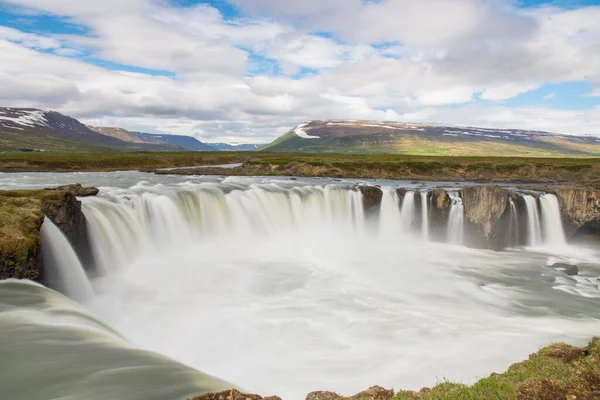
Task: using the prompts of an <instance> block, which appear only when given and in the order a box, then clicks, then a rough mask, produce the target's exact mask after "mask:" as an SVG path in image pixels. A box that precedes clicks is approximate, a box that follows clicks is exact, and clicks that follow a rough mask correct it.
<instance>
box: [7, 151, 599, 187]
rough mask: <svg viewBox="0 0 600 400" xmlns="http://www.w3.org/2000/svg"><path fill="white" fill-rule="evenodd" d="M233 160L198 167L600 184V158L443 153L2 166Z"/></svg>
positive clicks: (17, 161)
mask: <svg viewBox="0 0 600 400" xmlns="http://www.w3.org/2000/svg"><path fill="white" fill-rule="evenodd" d="M230 163H244V165H243V167H241V168H239V169H231V170H229V171H227V170H222V171H209V170H204V171H198V173H202V172H214V173H218V174H224V175H226V174H232V175H298V176H331V177H348V178H385V179H415V180H417V179H418V180H460V181H464V180H473V181H524V182H527V181H533V182H549V183H552V182H566V183H569V184H586V185H594V186H597V185H600V158H548V157H546V158H537V157H523V158H519V157H442V156H411V155H397V154H396V155H394V154H375V155H373V154H371V155H349V154H293V153H264V152H239V153H237V152H235V153H228V152H218V153H204V152H190V153H88V154H65V153H4V154H0V172H30V171H56V172H68V171H122V170H148V171H153V170H155V169H159V168H170V167H193V166H200V165H216V164H230ZM170 173H177V172H170ZM183 173H185V171H184V172H183Z"/></svg>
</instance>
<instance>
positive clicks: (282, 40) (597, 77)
mask: <svg viewBox="0 0 600 400" xmlns="http://www.w3.org/2000/svg"><path fill="white" fill-rule="evenodd" d="M5 2H6V0H5ZM8 2H9V3H11V4H14V5H16V6H19V7H28V8H29V9H30V10H34V11H36V12H42V13H50V14H53V15H56V16H60V17H63V18H67V20H68V21H69V22H71V23H75V24H79V25H82V26H84V27H86V28H87V30H88V32H87V33H86V34H81V35H40V34H31V33H25V32H21V31H19V30H16V29H12V28H6V27H0V101H2V104H5V105H12V106H19V105H27V106H38V107H43V108H46V107H48V108H56V109H58V110H59V111H62V112H64V113H67V114H71V115H73V116H75V117H80V118H84V119H85V120H86V121H96V122H100V123H103V122H106V123H107V124H110V125H119V124H122V125H123V126H124V127H125V128H135V129H138V130H147V131H152V132H173V133H185V134H194V133H199V134H201V135H203V137H206V138H209V139H211V140H212V139H216V138H218V137H219V136H220V137H222V138H223V139H225V138H227V139H229V140H234V141H248V140H249V138H251V140H254V139H256V140H260V141H266V140H268V139H269V138H273V137H275V136H277V135H279V134H281V133H283V132H285V131H287V130H288V129H289V128H290V127H293V126H296V125H297V124H298V123H300V122H302V121H303V120H306V119H313V118H349V119H359V118H366V119H386V120H403V119H410V120H424V121H432V122H433V121H435V122H450V123H458V124H460V123H463V124H471V125H484V126H494V125H495V124H496V125H498V126H510V127H522V128H533V129H547V130H560V131H565V132H589V133H596V134H600V127H599V123H598V121H599V120H600V115H599V113H598V110H597V109H593V110H587V111H585V110H582V111H568V110H551V109H545V108H527V107H525V108H509V107H500V106H498V107H493V108H488V107H483V106H481V105H478V104H477V103H478V101H479V99H483V100H490V101H504V100H507V99H510V98H514V97H515V96H517V95H519V94H521V93H525V92H528V91H531V90H534V89H537V88H539V87H542V86H544V85H545V84H547V83H561V82H573V81H586V82H588V83H589V84H590V85H591V86H592V87H600V25H599V24H598V23H597V21H599V20H600V7H595V8H594V7H588V8H585V9H576V10H569V11H564V10H561V9H558V8H538V9H529V10H526V11H524V10H521V9H517V8H515V7H514V5H513V2H511V1H508V0H455V1H447V0H419V1H416V0H381V1H378V2H363V1H362V0H305V1H302V2H300V1H279V0H235V3H236V4H237V5H238V6H239V7H240V8H241V9H242V10H243V11H244V12H245V13H246V14H245V17H243V18H235V19H225V18H224V17H223V16H222V15H221V13H220V12H219V11H218V10H217V9H215V8H213V7H211V6H208V5H199V6H195V7H188V8H178V7H175V6H173V5H172V4H171V3H169V2H167V1H166V0H165V1H163V0H156V1H154V0H119V1H117V0H104V1H102V2H95V1H80V0H61V1H47V0H9V1H8ZM315 31H319V32H328V33H329V35H327V36H324V35H316V34H314V32H315ZM82 54H90V58H95V59H101V60H103V61H108V62H112V63H117V64H123V65H125V66H128V68H125V69H131V67H139V68H144V69H151V70H166V71H170V72H172V73H173V75H174V76H173V77H170V76H169V77H166V76H152V75H151V74H144V73H131V72H124V71H112V70H107V69H104V68H100V67H97V66H94V65H92V64H89V63H86V62H84V61H82V60H77V57H81V56H82ZM264 59H268V60H270V61H269V63H274V64H275V65H276V66H278V68H274V67H271V66H270V65H267V64H263V60H264ZM303 68H308V69H311V70H313V71H314V73H312V74H310V75H308V76H299V77H298V76H296V74H298V72H300V71H301V70H302V69H303ZM274 71H282V72H283V76H274V75H273V72H274ZM251 75H254V76H251ZM558 95H560V93H559V94H558ZM589 96H590V97H600V93H599V92H598V90H595V91H593V92H592V93H590V94H589ZM448 105H453V107H452V108H451V109H449V108H445V106H448ZM471 113H475V114H471Z"/></svg>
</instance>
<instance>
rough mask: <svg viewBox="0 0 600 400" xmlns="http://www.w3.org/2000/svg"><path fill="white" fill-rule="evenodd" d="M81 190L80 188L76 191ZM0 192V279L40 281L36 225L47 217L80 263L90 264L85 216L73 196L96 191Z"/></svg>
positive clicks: (38, 238)
mask: <svg viewBox="0 0 600 400" xmlns="http://www.w3.org/2000/svg"><path fill="white" fill-rule="evenodd" d="M80 189H81V191H80ZM83 189H86V188H81V186H76V185H74V186H69V187H63V188H59V190H55V189H52V190H29V191H26V190H22V191H21V190H18V191H0V279H9V278H17V279H31V280H34V281H43V279H44V277H43V262H42V255H41V253H42V252H41V246H42V243H41V239H40V228H41V226H42V224H43V222H44V218H45V217H47V218H49V219H50V220H52V222H54V224H55V225H56V226H57V227H58V228H59V229H60V230H61V231H62V232H63V233H64V235H65V236H66V237H67V239H68V240H69V242H71V244H72V245H73V248H74V250H75V252H76V253H77V255H78V256H79V257H80V259H81V260H82V261H84V265H87V266H93V257H92V252H91V247H90V240H89V237H88V230H87V225H86V220H85V216H84V215H83V211H82V209H81V202H80V201H79V200H77V195H94V194H96V193H97V189H96V190H91V191H90V190H87V189H86V190H83Z"/></svg>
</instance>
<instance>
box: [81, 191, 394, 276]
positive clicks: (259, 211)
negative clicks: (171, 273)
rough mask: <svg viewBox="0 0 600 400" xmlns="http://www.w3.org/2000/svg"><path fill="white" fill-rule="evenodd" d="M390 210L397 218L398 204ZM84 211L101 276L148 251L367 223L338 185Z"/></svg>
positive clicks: (148, 200) (356, 200) (122, 200)
mask: <svg viewBox="0 0 600 400" xmlns="http://www.w3.org/2000/svg"><path fill="white" fill-rule="evenodd" d="M392 201H393V200H392ZM394 207H395V208H396V213H399V210H398V206H397V203H395V206H394ZM394 207H391V208H394ZM83 210H84V213H85V215H86V217H87V219H88V221H89V227H90V234H91V236H92V238H93V241H92V242H93V250H94V255H95V256H96V259H97V260H98V264H99V266H100V268H101V270H104V271H111V270H115V269H120V268H122V267H123V266H125V265H128V264H129V263H130V262H131V261H132V259H134V258H135V257H137V256H138V255H139V254H142V253H144V252H145V250H144V249H148V248H156V247H158V248H160V247H169V246H172V245H183V244H186V243H189V242H193V241H197V240H215V239H217V238H221V237H226V236H227V237H229V236H242V237H245V236H254V235H265V236H269V235H279V234H282V233H286V232H295V231H301V230H310V229H313V228H314V227H315V226H319V227H322V226H324V225H325V226H326V225H331V224H336V225H342V226H344V227H348V228H349V229H355V230H356V231H362V230H363V226H364V219H365V215H364V209H363V201H362V193H361V192H360V191H359V190H355V189H350V188H347V187H340V186H325V187H321V186H303V187H293V188H287V189H286V188H281V187H279V186H277V185H275V184H269V185H250V186H249V187H245V188H240V187H239V186H237V187H231V186H222V187H214V186H213V187H202V188H198V189H197V190H193V191H192V190H172V191H169V192H165V193H162V194H156V193H147V192H146V193H142V194H139V195H137V194H128V195H127V196H122V197H119V196H113V197H111V198H107V197H97V198H89V199H85V200H84V203H83ZM390 212H391V211H390ZM382 214H385V215H387V211H384V213H382ZM392 215H393V212H392Z"/></svg>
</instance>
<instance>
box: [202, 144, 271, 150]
mask: <svg viewBox="0 0 600 400" xmlns="http://www.w3.org/2000/svg"><path fill="white" fill-rule="evenodd" d="M208 145H209V146H210V147H212V148H214V149H216V150H218V151H254V150H257V149H259V148H261V147H263V146H264V144H262V143H261V144H229V143H208Z"/></svg>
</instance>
